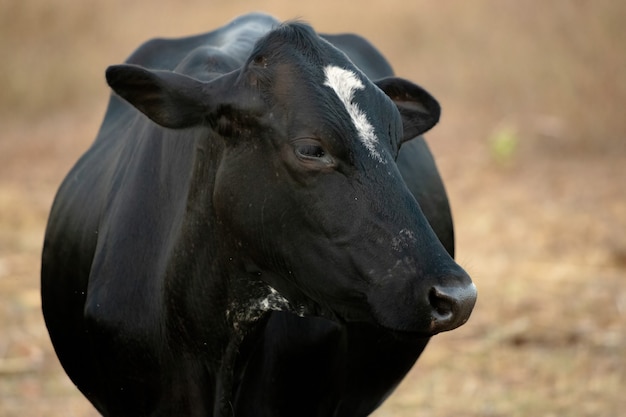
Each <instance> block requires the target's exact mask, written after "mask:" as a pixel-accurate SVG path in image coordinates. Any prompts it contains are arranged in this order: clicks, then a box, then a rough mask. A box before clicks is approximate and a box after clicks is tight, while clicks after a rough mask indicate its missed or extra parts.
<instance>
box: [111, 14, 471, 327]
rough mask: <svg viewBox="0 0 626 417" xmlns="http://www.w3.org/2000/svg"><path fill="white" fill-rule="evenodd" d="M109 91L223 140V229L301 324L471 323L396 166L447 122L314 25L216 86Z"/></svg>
mask: <svg viewBox="0 0 626 417" xmlns="http://www.w3.org/2000/svg"><path fill="white" fill-rule="evenodd" d="M107 80H108V82H109V84H110V86H111V87H112V88H113V89H114V90H115V91H116V92H117V93H118V94H119V95H120V96H121V97H123V98H124V99H126V100H127V101H128V102H130V103H131V104H132V105H133V106H135V107H136V108H137V109H139V110H140V111H141V112H143V113H144V114H145V115H147V116H148V117H149V118H150V119H152V120H153V121H154V122H156V123H157V124H159V125H161V126H164V127H167V128H172V129H182V128H187V127H192V126H197V125H206V126H210V127H211V129H212V133H211V135H210V136H211V137H210V138H207V139H208V140H211V141H222V142H223V152H222V153H221V155H222V156H221V160H220V161H218V162H216V163H219V168H218V169H217V174H216V178H215V184H214V188H213V192H212V197H213V201H212V210H213V211H214V214H215V216H216V217H217V223H218V224H219V225H220V227H221V228H222V229H223V231H224V236H225V239H227V240H229V241H231V242H232V248H233V250H239V253H237V254H236V256H237V257H240V256H241V253H243V254H244V257H245V262H244V263H245V265H246V269H247V271H248V273H251V274H254V275H257V276H260V277H261V279H262V280H263V281H264V282H266V283H267V284H269V285H270V286H271V287H273V288H275V289H276V290H277V291H278V292H279V293H280V295H281V296H282V297H285V298H286V299H287V300H288V302H289V304H290V305H292V306H297V308H298V309H299V310H300V312H302V313H304V314H317V315H323V316H329V317H333V318H335V319H338V320H347V321H365V322H370V323H375V324H378V325H380V326H383V327H385V328H388V329H391V330H396V331H404V332H413V333H417V334H422V335H431V334H435V333H438V332H441V331H445V330H451V329H453V328H455V327H458V326H459V325H461V324H463V323H464V322H465V321H466V320H467V319H468V317H469V315H470V313H471V311H472V309H473V306H474V303H475V300H476V290H475V287H474V285H473V284H472V282H471V280H470V278H469V277H468V275H467V274H466V273H465V272H464V271H463V269H462V268H461V267H459V266H458V265H457V264H456V263H455V262H454V260H453V259H452V258H451V257H450V256H449V255H448V253H447V252H446V251H445V249H444V248H443V247H442V245H441V244H440V242H439V240H438V239H437V237H436V236H435V234H434V232H433V231H432V229H431V228H430V226H429V224H428V222H427V220H426V218H425V217H424V215H423V214H422V212H421V210H420V208H419V206H418V204H417V202H416V201H415V199H414V198H413V196H412V195H411V193H410V192H409V190H408V189H407V187H406V185H405V183H404V181H403V180H402V178H401V176H400V173H399V172H398V169H397V166H396V164H395V162H394V159H395V156H396V155H397V152H398V149H399V146H400V144H401V143H402V142H403V141H405V140H408V139H411V138H413V137H415V136H417V135H419V134H421V133H423V132H425V131H427V130H428V129H430V128H431V127H432V126H433V125H434V124H435V123H437V121H438V118H439V113H440V109H439V105H438V104H437V102H436V101H435V100H434V99H433V98H432V97H431V96H430V95H429V94H428V93H427V92H426V91H424V90H423V89H422V88H420V87H418V86H417V85H415V84H413V83H411V82H409V81H406V80H402V79H399V78H387V79H384V80H380V81H378V82H376V83H374V82H372V81H370V80H369V79H367V77H365V76H364V75H363V74H362V73H361V72H360V71H359V70H358V69H357V68H356V67H355V66H354V65H353V64H352V63H351V62H350V61H349V59H348V58H347V57H346V56H345V55H344V54H343V53H342V52H340V51H339V50H337V49H336V48H334V47H333V46H332V45H331V44H329V43H327V42H326V41H324V40H322V39H321V38H320V37H318V36H317V35H316V34H315V33H314V32H313V31H312V29H310V28H309V27H308V26H305V25H302V24H289V25H283V26H281V27H279V28H276V29H275V30H273V31H271V32H269V33H268V34H267V35H266V36H265V37H263V38H262V39H260V40H259V41H258V42H257V44H256V47H255V48H254V50H253V51H252V52H251V54H250V56H249V58H248V59H247V61H246V62H245V63H243V65H242V66H241V68H240V69H238V70H236V71H233V72H231V73H228V74H224V75H222V76H220V77H218V78H215V79H213V80H210V81H200V80H198V79H195V78H191V77H189V76H186V75H184V74H179V73H175V72H169V71H154V70H148V69H145V68H141V67H137V66H131V65H120V66H114V67H110V68H109V69H108V70H107ZM207 186H210V185H207ZM279 304H280V303H279Z"/></svg>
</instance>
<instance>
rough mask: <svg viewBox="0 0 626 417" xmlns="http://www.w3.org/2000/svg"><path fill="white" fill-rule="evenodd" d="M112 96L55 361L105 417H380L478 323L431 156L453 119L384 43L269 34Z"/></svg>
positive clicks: (59, 202) (61, 198) (56, 278)
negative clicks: (430, 361)
mask: <svg viewBox="0 0 626 417" xmlns="http://www.w3.org/2000/svg"><path fill="white" fill-rule="evenodd" d="M342 51H343V52H342ZM346 54H347V55H346ZM348 57H349V58H348ZM106 75H107V81H108V83H109V85H110V86H111V87H112V89H113V90H114V91H115V93H116V94H114V95H112V97H111V100H110V103H109V107H108V109H107V112H106V115H105V118H104V122H103V124H102V127H101V129H100V132H99V134H98V136H97V138H96V140H95V142H94V143H93V145H92V146H91V148H90V149H89V150H88V151H87V152H86V153H85V155H83V157H82V158H81V159H80V160H79V161H78V163H77V164H76V165H75V167H74V168H73V169H72V170H71V172H70V173H69V174H68V176H67V178H66V179H65V181H64V182H63V184H62V185H61V188H60V190H59V192H58V194H57V196H56V199H55V202H54V205H53V208H52V212H51V215H50V219H49V223H48V228H47V231H46V237H45V243H44V249H43V256H42V258H43V259H42V302H43V312H44V317H45V320H46V325H47V327H48V330H49V332H50V337H51V339H52V343H53V345H54V347H55V350H56V352H57V354H58V356H59V359H60V361H61V363H62V365H63V367H64V368H65V370H66V371H67V373H68V375H69V376H70V378H71V379H72V380H73V381H74V383H75V384H76V385H77V386H78V388H79V389H80V390H81V391H82V392H83V393H84V394H85V396H86V397H87V398H88V399H89V400H90V401H91V402H92V403H93V404H94V406H95V407H96V408H97V409H98V410H99V411H100V412H101V413H102V414H103V415H105V416H255V417H259V416H267V417H270V416H272V417H277V416H342V417H346V416H348V417H349V416H364V415H367V414H369V413H371V412H372V410H374V409H375V408H376V407H377V406H378V405H379V404H380V403H381V402H382V401H383V400H384V398H386V396H387V395H389V393H390V392H391V391H392V390H393V389H394V388H395V386H396V385H397V384H398V383H399V381H400V380H401V379H402V378H403V376H404V375H405V374H406V372H408V370H409V369H410V367H411V366H412V365H413V363H414V362H415V360H416V359H417V357H418V356H419V355H420V353H421V352H422V350H423V349H424V347H425V345H426V343H427V341H428V338H429V337H430V336H432V335H434V334H436V333H439V332H442V331H446V330H451V329H454V328H456V327H458V326H460V325H461V324H463V323H464V322H465V321H466V320H467V319H468V317H469V315H470V313H471V310H472V308H473V306H474V303H475V299H476V290H475V287H474V285H473V284H472V283H471V280H470V278H469V277H468V276H467V274H466V273H465V272H464V271H463V270H462V269H461V267H459V266H458V265H457V264H456V263H455V262H454V261H453V259H452V257H451V256H450V254H451V253H452V250H453V237H452V223H451V219H450V217H449V209H448V203H447V200H446V197H445V192H444V189H443V185H442V184H441V181H440V179H439V176H438V174H437V171H436V168H435V165H434V162H433V160H432V157H431V155H430V153H429V151H428V149H427V148H426V145H425V144H424V142H423V140H422V139H421V138H417V139H413V138H415V137H417V136H418V135H420V134H421V133H423V132H425V131H426V130H428V129H430V128H431V127H432V126H433V125H434V124H435V123H436V122H437V120H438V118H439V106H438V104H437V102H436V101H435V100H434V99H433V98H432V97H431V96H430V95H429V94H428V93H427V92H425V91H424V90H423V89H422V88H420V87H418V86H416V85H415V84H412V83H410V82H409V81H406V80H402V79H399V78H394V77H392V76H391V75H392V71H391V68H390V66H389V65H388V64H387V62H386V61H385V59H384V58H383V57H382V56H381V55H380V54H379V53H378V52H377V51H376V50H375V49H374V48H373V47H372V46H370V45H369V44H368V43H367V42H366V41H365V40H363V39H361V38H360V37H357V36H354V35H340V36H326V37H324V36H322V37H320V36H318V35H317V34H316V33H315V32H314V31H313V30H312V29H311V28H310V27H308V26H306V25H305V24H302V23H297V22H293V23H288V24H282V25H281V24H279V22H277V21H276V20H275V19H273V18H271V17H268V16H265V15H260V14H252V15H247V16H243V17H241V18H239V19H237V20H235V21H234V22H232V23H230V24H229V25H227V26H225V27H223V28H220V29H218V30H215V31H213V32H209V33H207V34H204V35H200V36H196V37H190V38H184V39H178V40H153V41H150V42H148V43H146V44H144V45H143V46H142V47H141V48H139V50H138V51H136V52H135V53H134V54H133V55H132V56H131V57H130V58H129V59H128V61H127V63H126V64H124V65H119V66H113V67H110V68H109V69H108V70H107V74H106ZM373 79H377V80H378V81H371V80H373ZM142 113H143V114H142ZM146 116H147V117H146ZM150 119H151V120H150ZM409 139H413V140H412V141H410V142H407V140H409ZM402 143H404V145H402V150H401V151H400V152H399V156H398V151H399V149H400V146H401V144H402ZM396 157H397V161H398V162H397V163H396ZM402 175H404V176H405V180H403V178H402ZM416 199H417V201H416ZM418 202H419V204H418ZM420 206H422V209H423V210H422V209H420ZM424 213H425V215H424ZM427 219H428V220H427ZM429 221H430V225H429ZM431 226H432V228H431ZM433 229H434V231H435V232H436V234H435V232H433ZM437 236H439V239H438V237H437ZM440 240H441V241H440ZM441 242H443V245H442V243H441ZM444 246H445V247H444Z"/></svg>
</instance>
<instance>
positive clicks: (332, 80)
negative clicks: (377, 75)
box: [324, 65, 385, 164]
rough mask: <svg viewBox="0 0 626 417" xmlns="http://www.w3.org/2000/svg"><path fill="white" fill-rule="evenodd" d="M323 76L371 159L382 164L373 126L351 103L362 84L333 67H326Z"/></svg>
mask: <svg viewBox="0 0 626 417" xmlns="http://www.w3.org/2000/svg"><path fill="white" fill-rule="evenodd" d="M324 74H325V75H326V81H325V82H324V85H325V86H328V87H330V88H332V89H333V90H334V91H335V93H336V94H337V96H338V97H339V100H341V102H342V103H343V105H344V106H345V108H346V110H347V111H348V114H349V115H350V118H351V119H352V123H353V124H354V127H355V128H356V130H357V132H358V134H359V139H361V142H363V144H364V145H365V147H366V148H367V150H368V151H369V153H370V155H371V156H372V158H374V159H376V160H377V161H379V162H382V163H383V164H384V163H385V161H384V159H383V158H382V157H381V156H380V153H379V152H378V149H376V144H377V143H378V138H377V137H376V133H375V132H374V126H372V124H371V123H370V122H369V120H367V116H366V114H365V113H364V112H363V110H361V109H360V108H359V106H358V104H356V103H354V102H353V101H352V99H353V98H354V93H355V92H356V90H364V89H365V86H364V85H363V82H362V81H361V79H360V78H359V76H358V75H357V74H356V73H355V72H353V71H350V70H347V69H344V68H339V67H336V66H334V65H328V66H326V67H325V68H324Z"/></svg>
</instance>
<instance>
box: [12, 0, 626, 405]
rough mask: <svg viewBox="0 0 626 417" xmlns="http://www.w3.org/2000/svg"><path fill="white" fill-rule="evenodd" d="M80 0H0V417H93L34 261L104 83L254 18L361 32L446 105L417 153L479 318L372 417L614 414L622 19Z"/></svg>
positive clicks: (625, 360)
mask: <svg viewBox="0 0 626 417" xmlns="http://www.w3.org/2000/svg"><path fill="white" fill-rule="evenodd" d="M95 3H96V2H81V1H78V0H76V1H72V0H57V1H54V2H50V1H46V0H30V1H10V0H0V51H1V52H2V56H3V60H2V63H1V64H0V91H2V93H1V94H0V126H1V127H0V417H17V416H51V417H55V416H76V417H88V416H95V415H96V413H95V412H94V411H93V409H92V408H91V407H90V405H89V404H88V403H87V402H86V401H85V400H84V399H83V398H82V397H81V395H80V394H79V393H78V392H77V390H76V389H75V388H74V387H73V386H72V384H71V383H70V382H69V381H68V379H67V377H65V375H64V373H63V372H62V370H61V368H60V366H59V365H58V362H57V360H56V357H55V356H54V353H53V351H52V349H51V346H50V343H49V340H48V338H47V334H46V331H45V327H44V325H43V321H42V318H41V313H40V301H39V292H38V291H39V290H38V274H39V259H38V258H39V253H40V250H41V241H42V235H43V230H44V227H45V220H46V215H47V211H48V209H49V206H50V204H51V201H52V197H53V195H54V192H55V189H56V187H57V186H58V184H59V182H60V181H61V179H62V177H63V176H64V175H65V173H66V172H67V170H68V169H69V168H70V166H71V164H72V163H73V162H74V161H75V160H76V158H77V157H78V156H79V155H80V154H81V153H82V152H83V151H84V150H85V148H86V147H87V146H88V145H89V143H90V142H91V140H92V139H93V137H94V136H95V132H96V129H97V128H98V125H99V123H100V120H101V116H102V114H103V111H104V106H105V103H106V100H107V89H106V86H105V84H104V81H103V71H104V68H105V67H106V65H108V64H112V63H118V62H121V61H122V60H123V59H124V58H125V56H126V55H128V54H129V53H130V52H131V51H132V49H134V48H135V47H136V46H137V45H138V44H139V43H140V42H141V41H143V40H145V39H147V38H149V37H152V36H156V35H164V36H182V35H187V34H192V33H196V32H201V31H205V30H208V29H211V28H214V27H216V26H218V25H220V24H222V23H224V22H226V21H227V20H229V19H231V18H232V17H234V16H235V15H238V14H241V13H243V12H246V11H250V10H266V11H269V12H271V13H272V14H274V15H276V16H278V17H279V18H282V19H288V18H292V17H297V16H299V17H303V18H305V19H307V20H308V21H309V22H311V23H312V24H313V25H314V26H315V27H316V28H318V30H323V31H329V32H339V31H353V32H358V33H361V34H364V35H366V36H367V37H368V38H369V39H371V40H372V41H373V42H374V43H375V44H377V45H378V46H379V47H380V49H381V50H382V51H383V52H384V53H385V54H386V55H387V56H388V57H389V58H390V60H391V61H392V62H393V63H394V65H395V67H396V69H397V71H398V73H399V74H400V75H402V76H405V77H407V78H411V79H413V80H414V81H417V82H419V83H421V84H422V85H424V86H426V87H427V88H428V89H429V90H430V91H431V92H432V93H433V94H434V95H435V96H436V97H438V98H439V99H440V101H441V104H442V106H443V110H444V113H443V118H442V121H441V123H440V125H439V126H438V127H436V128H435V129H434V130H433V132H432V133H430V134H429V135H428V141H429V143H430V144H431V145H432V148H433V150H434V152H435V154H436V157H437V159H438V162H439V165H440V168H441V171H442V174H443V176H444V179H445V181H446V183H447V186H448V191H449V194H450V199H451V202H452V206H453V210H454V215H455V220H456V227H457V236H458V259H459V261H460V262H461V263H462V264H463V265H464V266H465V267H466V268H467V270H468V271H469V272H470V273H471V275H472V276H473V278H474V280H475V282H476V284H477V286H478V289H479V302H478V304H477V306H476V309H475V312H474V315H473V316H472V318H471V320H470V321H469V323H468V324H467V325H466V326H464V327H463V328H461V329H458V330H456V331H453V332H451V333H449V334H442V335H440V336H437V337H436V338H434V339H433V341H432V342H431V345H430V346H429V348H428V349H427V350H426V352H425V354H424V355H423V356H422V358H421V359H420V361H419V362H418V364H417V366H416V367H415V369H414V370H413V371H412V372H411V374H410V375H409V376H408V377H407V379H406V380H405V381H404V383H403V384H402V385H401V386H400V388H399V389H398V391H397V392H396V393H395V394H394V395H393V396H392V397H391V398H390V399H389V400H388V401H387V403H386V404H385V405H384V406H383V407H382V408H381V409H380V410H379V411H378V412H377V413H376V415H377V416H379V417H384V416H396V417H404V416H407V417H408V416H415V415H421V416H458V415H462V416H574V417H578V416H618V415H626V397H625V396H624V394H623V389H624V388H625V387H626V168H625V165H626V117H624V105H626V54H625V53H624V45H626V26H625V25H624V21H625V19H626V3H624V2H620V1H614V0H594V1H593V2H591V1H589V2H584V1H578V2H573V1H569V0H555V1H551V2H539V1H531V2H518V1H515V0H493V1H487V0H475V1H473V2H465V1H462V0H449V1H447V2H438V3H437V2H428V1H425V0H413V1H411V2H408V1H404V0H387V1H384V2H383V1H381V2H376V1H374V0H362V1H360V2H354V3H347V2H341V1H338V0H334V1H325V0H318V1H313V2H307V4H304V2H288V1H286V0H267V1H259V2H256V4H254V5H251V4H250V3H251V2H248V1H232V0H231V1H222V0H216V1H212V2H209V1H207V0H203V1H200V0H188V1H185V2H174V1H165V0H157V1H133V2H127V1H122V0H109V1H107V2H99V3H98V4H95ZM407 5H408V6H407Z"/></svg>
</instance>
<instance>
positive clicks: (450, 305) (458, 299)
mask: <svg viewBox="0 0 626 417" xmlns="http://www.w3.org/2000/svg"><path fill="white" fill-rule="evenodd" d="M428 301H429V303H430V305H431V307H432V319H431V325H430V327H431V328H430V330H431V331H432V332H433V333H439V332H445V331H447V330H452V329H455V328H457V327H459V326H460V325H462V324H463V323H465V322H466V321H467V319H469V316H470V314H471V312H472V310H473V309H474V304H476V287H475V286H474V284H469V285H467V286H460V287H440V286H434V287H432V288H431V289H430V291H429V293H428Z"/></svg>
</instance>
